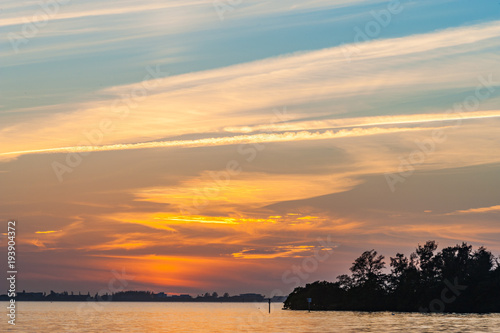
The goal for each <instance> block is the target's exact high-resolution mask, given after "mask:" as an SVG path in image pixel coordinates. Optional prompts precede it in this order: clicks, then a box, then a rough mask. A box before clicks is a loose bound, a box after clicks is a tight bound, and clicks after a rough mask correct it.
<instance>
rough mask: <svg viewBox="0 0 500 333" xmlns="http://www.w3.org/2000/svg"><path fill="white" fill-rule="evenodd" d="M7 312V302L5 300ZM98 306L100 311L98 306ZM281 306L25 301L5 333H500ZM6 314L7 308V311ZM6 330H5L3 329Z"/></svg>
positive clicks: (482, 325)
mask: <svg viewBox="0 0 500 333" xmlns="http://www.w3.org/2000/svg"><path fill="white" fill-rule="evenodd" d="M0 304H1V307H2V308H3V309H5V306H7V303H6V302H1V303H0ZM95 306H98V307H95ZM281 307H282V304H281V303H274V304H272V309H271V314H269V313H268V305H267V304H266V303H256V304H253V303H90V302H81V303H79V302H68V303H65V302H54V303H47V302H42V303H38V302H23V303H18V304H17V319H16V326H15V327H13V326H11V325H8V324H7V319H6V317H7V316H5V315H3V316H2V317H3V318H2V323H0V328H1V329H0V331H1V332H29V333H33V332H40V333H44V332H50V333H56V332H72V333H79V332H147V333H155V332H257V333H259V332H283V333H295V332H301V333H306V332H307V333H309V332H311V333H312V332H321V333H324V332H353V333H354V332H355V333H360V332H377V333H379V332H405V333H406V332H412V333H421V332H429V333H431V332H432V333H434V332H473V333H477V332H500V314H485V315H476V314H419V313H395V314H394V315H393V314H392V313H390V312H381V313H363V312H323V311H321V312H310V313H308V312H307V311H284V310H281ZM4 313H6V309H5V310H4ZM4 328H6V329H4Z"/></svg>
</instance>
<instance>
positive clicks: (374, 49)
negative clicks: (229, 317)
mask: <svg viewBox="0 0 500 333" xmlns="http://www.w3.org/2000/svg"><path fill="white" fill-rule="evenodd" d="M54 1H55V0H52V1H42V2H41V3H42V4H45V5H47V6H48V5H49V4H51V5H50V7H47V8H49V9H48V11H47V10H46V12H45V15H46V16H47V17H49V19H48V20H47V21H46V22H45V21H44V19H43V10H42V9H41V7H40V6H41V5H40V4H38V2H36V1H3V2H2V5H1V6H0V9H1V12H0V34H1V35H2V36H3V37H4V38H2V39H1V40H0V57H1V62H0V96H1V101H0V120H1V127H0V142H1V144H0V183H1V184H2V187H3V188H4V189H5V190H4V191H3V193H2V194H1V197H0V198H1V203H0V211H1V212H2V213H1V214H0V215H1V217H2V219H10V218H13V217H14V218H16V219H18V220H19V223H20V225H22V232H23V233H24V234H23V238H22V239H23V240H22V242H24V243H23V249H24V250H23V252H22V255H23V258H24V259H23V260H25V262H26V263H27V266H26V267H27V268H26V271H25V272H24V274H25V275H24V276H25V278H24V280H23V281H24V282H22V283H24V284H25V288H26V289H30V290H33V289H40V290H50V289H55V288H56V287H55V285H57V287H60V288H66V289H68V290H71V289H75V288H77V286H79V285H82V284H85V285H88V286H89V288H93V290H99V289H101V286H102V284H103V283H104V284H105V282H103V281H107V279H109V278H110V276H111V269H117V270H121V269H122V268H126V269H129V270H130V271H131V274H133V275H134V276H135V277H136V279H135V282H133V283H131V284H130V287H131V288H143V289H144V288H146V289H153V290H155V291H167V292H179V293H183V292H189V293H198V292H206V291H213V290H215V291H217V292H219V293H223V292H226V291H228V292H255V291H257V292H264V293H265V292H266V290H270V289H273V288H276V287H279V288H282V290H283V291H284V292H285V291H286V290H288V289H290V288H293V287H294V286H291V285H288V284H287V283H286V282H285V281H284V280H283V278H282V275H283V272H286V271H287V270H288V269H289V268H290V267H292V266H293V265H297V264H300V262H301V260H303V259H304V258H308V257H310V256H311V254H312V253H313V251H314V249H317V248H318V246H319V247H320V250H322V251H326V250H329V249H326V248H325V246H324V245H318V244H319V243H318V238H320V237H326V235H329V236H331V239H332V240H333V241H334V244H330V245H331V246H330V247H331V248H332V249H334V251H333V255H331V256H330V257H329V259H328V262H326V263H325V264H322V265H319V267H318V269H317V270H316V271H314V272H311V273H310V274H308V276H307V278H304V279H302V280H301V282H303V283H306V282H311V281H314V280H315V279H328V280H332V279H333V278H334V277H335V276H336V275H338V274H343V273H345V272H346V270H347V268H348V267H349V266H350V263H351V262H352V260H354V258H355V257H356V256H357V255H358V254H359V253H361V252H362V251H364V250H367V249H371V248H376V249H378V250H380V251H381V252H382V253H383V254H385V255H386V256H390V255H394V254H395V253H396V252H405V253H408V252H409V251H411V250H412V248H413V247H414V246H415V245H416V244H417V243H419V242H420V243H423V242H425V241H426V240H428V239H436V240H437V241H438V242H439V243H440V244H441V245H442V246H446V245H454V244H455V243H457V242H458V243H459V242H462V241H467V242H471V243H472V244H473V245H475V246H481V245H485V246H487V247H488V248H490V249H492V250H493V251H494V252H495V251H496V252H495V253H497V252H499V251H500V246H499V245H498V244H497V240H498V239H499V235H500V227H499V226H498V214H499V212H500V202H498V198H499V197H500V192H499V190H498V189H499V188H500V186H497V182H498V181H497V179H498V177H497V176H498V172H499V168H500V157H499V154H498V147H499V144H500V136H499V134H498V126H499V125H500V120H499V118H500V109H499V107H498V105H499V102H500V70H499V68H500V67H499V66H498V63H499V60H500V56H499V54H500V25H499V23H500V15H499V12H500V4H499V3H498V2H497V1H489V0H481V1H476V2H473V1H465V0H464V1H462V0H459V1H444V0H443V1H439V0H438V1H401V2H387V1H363V0H357V1H347V0H330V1H325V0H309V1H298V0H297V1H296V0H290V1H260V0H253V1H250V0H242V1H241V2H238V1H233V2H229V1H223V0H220V1H219V0H216V1H215V2H213V1H194V0H193V1H154V0H148V1H135V0H127V1H117V0H116V1H85V2H82V1H79V2H77V1H62V0H60V1H59V3H60V5H57V6H54V3H56V2H54ZM214 4H216V5H217V6H222V7H219V8H224V9H226V11H224V12H223V13H222V14H221V12H218V11H217V9H216V8H215V7H214ZM374 13H375V14H374ZM387 13H390V15H389V16H387ZM33 15H38V19H33ZM375 16H379V18H380V17H381V18H380V20H382V21H377V19H376V18H375ZM388 18H390V20H388V21H385V20H387V19H388ZM37 25H38V27H37V28H36V29H35V30H30V28H32V27H35V26H37ZM370 29H372V30H370ZM359 31H364V32H363V36H364V35H365V34H366V35H367V36H368V37H363V36H361V35H360V34H359ZM360 36H361V37H360ZM358 39H362V40H363V39H367V40H366V41H363V42H358V41H357V40H358ZM16 45H17V50H16ZM75 260H77V261H78V262H79V264H80V265H79V266H75V265H74V262H75ZM287 288H288V289H287ZM223 289H224V290H223Z"/></svg>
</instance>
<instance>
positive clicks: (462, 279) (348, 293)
mask: <svg viewBox="0 0 500 333" xmlns="http://www.w3.org/2000/svg"><path fill="white" fill-rule="evenodd" d="M436 249H437V244H436V242H435V241H428V242H426V243H425V245H423V246H421V245H419V246H418V248H417V249H416V251H415V252H414V253H412V254H411V255H410V257H409V258H408V257H406V256H404V255H403V254H401V253H398V254H396V256H395V257H391V258H390V259H391V262H390V266H391V272H390V274H384V273H383V269H384V268H385V262H384V256H382V255H377V251H375V250H371V251H365V252H364V253H363V254H362V255H361V256H360V257H359V258H357V259H356V260H355V261H354V263H353V264H352V267H351V268H350V270H351V272H352V274H351V275H340V276H338V277H337V281H336V282H327V281H316V282H314V283H311V284H307V285H306V286H305V287H298V288H295V290H294V291H293V292H292V293H291V294H290V295H289V296H288V298H287V300H286V301H285V305H284V307H285V309H291V310H306V309H308V304H307V298H311V299H312V302H311V305H310V306H311V310H352V311H410V312H416V311H419V312H464V313H465V312H475V313H484V312H500V265H499V262H498V258H495V257H494V256H493V255H492V254H491V252H489V251H487V250H486V249H485V248H484V247H480V248H479V249H477V250H475V251H472V246H470V245H467V244H466V243H462V244H461V245H456V246H453V247H447V248H444V249H443V250H442V251H441V252H438V253H435V251H436Z"/></svg>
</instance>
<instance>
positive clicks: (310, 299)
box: [307, 298, 312, 312]
mask: <svg viewBox="0 0 500 333" xmlns="http://www.w3.org/2000/svg"><path fill="white" fill-rule="evenodd" d="M311 301H312V298H308V299H307V310H308V312H311Z"/></svg>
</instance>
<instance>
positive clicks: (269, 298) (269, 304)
mask: <svg viewBox="0 0 500 333" xmlns="http://www.w3.org/2000/svg"><path fill="white" fill-rule="evenodd" d="M269 313H271V297H269Z"/></svg>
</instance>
